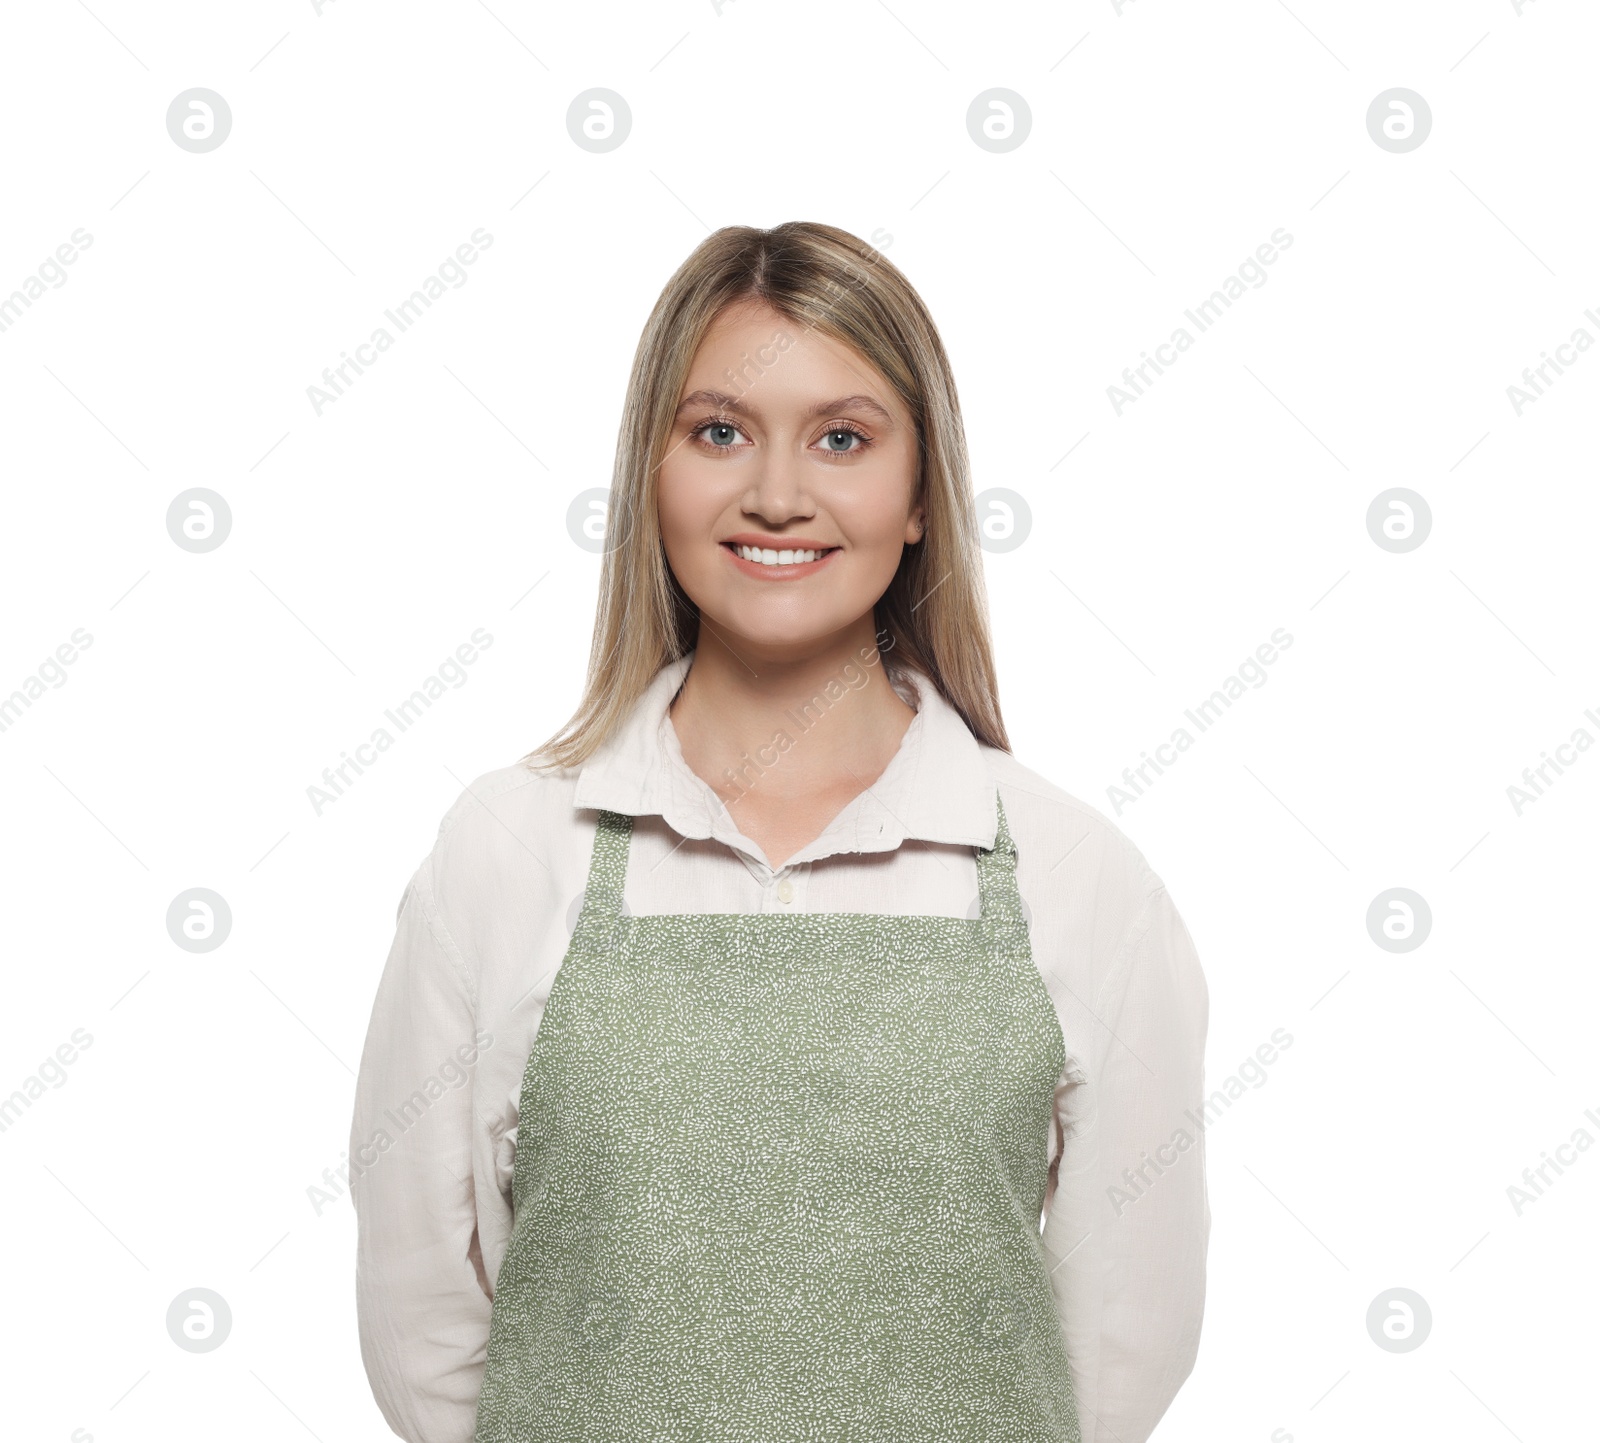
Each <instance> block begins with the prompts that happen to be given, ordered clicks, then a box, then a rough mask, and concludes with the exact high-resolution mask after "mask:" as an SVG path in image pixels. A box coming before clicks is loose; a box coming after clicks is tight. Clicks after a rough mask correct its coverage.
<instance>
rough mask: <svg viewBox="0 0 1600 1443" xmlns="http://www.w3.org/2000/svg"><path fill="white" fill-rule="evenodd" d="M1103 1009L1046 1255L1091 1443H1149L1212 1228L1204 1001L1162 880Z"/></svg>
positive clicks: (1196, 1319) (1066, 1109)
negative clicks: (1201, 1119)
mask: <svg viewBox="0 0 1600 1443" xmlns="http://www.w3.org/2000/svg"><path fill="white" fill-rule="evenodd" d="M1095 1013H1096V1015H1097V1017H1098V1019H1099V1022H1100V1023H1101V1024H1102V1029H1101V1030H1102V1036H1103V1049H1102V1051H1101V1053H1100V1056H1099V1059H1098V1065H1097V1066H1094V1067H1093V1069H1092V1072H1091V1073H1089V1074H1085V1073H1083V1072H1079V1073H1078V1075H1077V1078H1076V1079H1075V1080H1074V1079H1068V1080H1066V1081H1064V1083H1063V1086H1062V1088H1061V1089H1060V1093H1059V1097H1060V1102H1061V1112H1062V1117H1063V1123H1064V1131H1065V1134H1066V1138H1065V1147H1064V1150H1063V1153H1062V1157H1061V1161H1060V1168H1059V1172H1058V1177H1057V1185H1056V1189H1055V1193H1054V1196H1053V1199H1052V1202H1051V1206H1050V1211H1049V1215H1048V1218H1047V1221H1046V1228H1045V1247H1046V1252H1047V1254H1048V1257H1049V1262H1050V1264H1051V1267H1052V1273H1051V1279H1052V1282H1053V1284H1054V1286H1055V1289H1056V1293H1057V1297H1058V1299H1059V1300H1060V1302H1061V1314H1062V1323H1063V1331H1064V1336H1065V1339H1066V1344H1067V1352H1068V1357H1069V1358H1070V1359H1071V1360H1072V1363H1073V1376H1074V1379H1075V1380H1076V1382H1077V1384H1078V1403H1079V1414H1080V1423H1081V1425H1082V1432H1083V1439H1084V1443H1145V1440H1146V1439H1148V1438H1149V1436H1150V1434H1151V1432H1152V1431H1153V1430H1154V1428H1155V1426H1156V1424H1157V1423H1158V1422H1159V1421H1160V1419H1161V1416H1162V1415H1163V1414H1164V1413H1165V1412H1166V1410H1167V1407H1168V1405H1169V1404H1170V1403H1171V1402H1172V1399H1173V1397H1174V1396H1175V1395H1176V1394H1177V1391H1178V1388H1179V1386H1180V1385H1181V1384H1182V1383H1183V1381H1184V1379H1185V1378H1187V1377H1188V1376H1189V1372H1190V1370H1191V1369H1192V1368H1193V1366H1194V1360H1195V1355H1196V1352H1197V1350H1198V1348H1199V1342H1200V1319H1201V1314H1202V1311H1203V1308H1204V1304H1205V1259H1206V1246H1207V1241H1208V1238H1209V1234H1210V1224H1211V1218H1210V1211H1209V1208H1208V1205H1207V1201H1206V1182H1205V1138H1204V1133H1203V1131H1202V1129H1201V1126H1200V1124H1199V1123H1198V1122H1197V1121H1196V1120H1195V1118H1196V1117H1198V1116H1199V1112H1200V1108H1201V1105H1202V1092H1203V1082H1202V1073H1203V1066H1204V1056H1205V1034H1206V1025H1207V1015H1208V995H1207V990H1206V984H1205V978H1204V975H1203V974H1202V972H1201V970H1200V963H1199V959H1198V958H1197V957H1196V955H1195V950H1194V944H1193V941H1192V940H1191V939H1190V936H1189V932H1188V929H1187V928H1186V927H1185V926H1184V924H1183V920H1182V918H1181V917H1179V915H1178V913H1177V910H1176V908H1175V907H1174V906H1173V904H1172V899H1171V897H1170V896H1169V895H1168V894H1167V891H1166V888H1165V887H1164V886H1162V885H1161V884H1160V882H1159V879H1155V878H1154V877H1153V876H1152V878H1151V887H1150V890H1148V891H1147V892H1146V893H1145V894H1144V896H1143V897H1142V899H1141V901H1140V903H1139V906H1138V910H1137V913H1136V915H1135V916H1134V918H1133V920H1132V921H1131V922H1130V924H1129V927H1128V930H1127V932H1126V933H1125V934H1124V938H1123V941H1122V943H1121V945H1120V947H1119V950H1118V953H1117V957H1116V959H1115V961H1114V962H1113V965H1112V967H1111V970H1110V972H1109V973H1108V974H1107V976H1106V978H1105V982H1104V984H1103V986H1102V988H1101V991H1100V995H1099V998H1098V1000H1097V1002H1096V1006H1095ZM1191 1113H1192V1114H1194V1116H1190V1115H1189V1114H1191Z"/></svg>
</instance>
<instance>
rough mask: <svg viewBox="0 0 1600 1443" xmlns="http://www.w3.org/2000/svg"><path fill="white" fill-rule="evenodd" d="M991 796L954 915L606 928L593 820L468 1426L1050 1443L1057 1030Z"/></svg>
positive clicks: (676, 1442) (533, 1060) (1067, 1381)
mask: <svg viewBox="0 0 1600 1443" xmlns="http://www.w3.org/2000/svg"><path fill="white" fill-rule="evenodd" d="M995 805H996V809H997V813H998V820H999V831H998V834H997V836H996V839H995V845H994V848H993V849H992V850H989V851H985V850H983V849H981V848H980V849H979V851H978V858H977V860H978V881H979V899H980V901H979V913H980V915H979V917H978V919H977V920H976V921H972V920H966V919H961V918H953V917H926V916H919V917H897V916H886V915H876V914H873V915H858V914H854V913H825V914H811V915H804V914H798V915H784V914H779V915H771V914H761V915H743V914H721V913H701V914H694V915H688V916H649V917H634V916H630V915H625V914H624V913H623V912H622V910H621V908H622V887H623V879H624V877H625V875H626V871H627V860H628V845H629V841H630V840H631V837H632V827H633V820H632V818H631V817H629V816H627V815H625V814H622V813H616V812H606V811H602V812H601V813H600V817H599V822H598V827H597V830H596V833H595V840H594V851H593V855H592V858H591V861H590V868H589V882H588V890H587V891H586V893H585V894H584V899H583V907H582V911H581V913H580V915H579V918H578V925H577V927H576V929H575V930H574V932H573V936H572V941H571V944H570V946H569V947H568V950H567V953H566V957H565V960H564V961H563V962H562V964H561V968H560V970H559V971H558V973H557V974H556V979H555V981H554V982H553V983H552V985H551V990H550V998H549V1001H548V1003H547V1005H546V1007H545V1010H544V1015H543V1017H542V1018H541V1020H540V1024H539V1029H538V1033H537V1036H536V1037H535V1039H534V1043H533V1048H532V1051H531V1052H530V1054H529V1057H528V1065H527V1069H526V1071H525V1073H524V1075H523V1082H522V1092H521V1105H520V1114H519V1121H518V1127H517V1149H516V1157H515V1164H514V1168H513V1173H512V1203H513V1222H512V1229H511V1236H510V1238H509V1241H508V1245H507V1251H506V1256H505V1261H504V1263H503V1265H502V1266H501V1268H500V1272H499V1275H498V1277H497V1279H496V1283H495V1295H494V1305H493V1309H492V1313H491V1319H490V1328H489V1341H488V1355H487V1360H486V1364H485V1369H484V1377H483V1383H482V1387H481V1390H480V1392H479V1396H478V1409H477V1428H476V1432H475V1434H474V1443H580V1440H581V1443H1079V1431H1078V1418H1077V1408H1076V1404H1075V1400H1074V1396H1073V1388H1072V1381H1071V1376H1070V1373H1069V1371H1068V1365H1067V1357H1066V1351H1065V1344H1064V1342H1063V1339H1062V1333H1061V1326H1060V1322H1059V1319H1058V1315H1057V1311H1056V1306H1055V1300H1054V1298H1053V1296H1052V1294H1051V1290H1050V1279H1049V1271H1048V1265H1047V1263H1046V1261H1045V1253H1044V1248H1043V1244H1042V1242H1041V1240H1040V1236H1039V1216H1040V1210H1041V1208H1042V1206H1043V1202H1044V1194H1045V1186H1046V1182H1047V1167H1046V1155H1047V1147H1048V1140H1049V1131H1050V1128H1051V1126H1052V1116H1053V1108H1054V1100H1055V1087H1056V1083H1057V1080H1058V1078H1059V1076H1060V1073H1061V1069H1062V1066H1063V1063H1064V1061H1065V1044H1064V1042H1063V1039H1062V1035H1061V1028H1060V1025H1059V1023H1058V1021H1057V1019H1056V1015H1055V1009H1054V1007H1053V1005H1052V1003H1051V1001H1050V998H1049V995H1048V994H1047V992H1046V990H1045V987H1044V982H1043V979H1042V978H1041V977H1040V975H1039V972H1038V969H1037V968H1036V967H1035V965H1034V963H1033V956H1032V950H1031V947H1030V945H1029V939H1028V932H1027V926H1026V924H1025V922H1024V921H1023V916H1022V907H1021V900H1020V897H1019V895H1018V893H1017V887H1016V849H1015V846H1014V844H1013V842H1012V840H1011V835H1010V832H1009V830H1008V829H1007V827H1006V820H1005V809H1004V808H1003V807H1002V806H1001V805H1000V800H999V796H998V794H997V795H996V798H995Z"/></svg>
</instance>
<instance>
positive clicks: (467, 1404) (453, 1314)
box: [350, 859, 492, 1443]
mask: <svg viewBox="0 0 1600 1443" xmlns="http://www.w3.org/2000/svg"><path fill="white" fill-rule="evenodd" d="M430 861H431V859H430ZM471 983H472V977H471V973H470V970H469V968H468V967H467V965H466V963H465V961H464V959H463V958H462V956H461V954H460V951H459V949H458V948H457V947H456V945H455V943H454V941H453V940H452V938H451V936H450V934H449V932H448V931H447V930H446V928H445V926H444V923H443V919H442V918H441V917H440V915H439V911H438V907H437V905H436V903H435V899H434V895H433V889H432V883H431V877H430V863H429V862H425V863H424V864H423V866H422V867H421V868H420V869H419V870H418V872H417V874H416V875H415V876H414V877H413V878H412V879H411V883H410V885H409V886H408V887H407V889H406V893H405V896H404V897H403V898H402V899H401V904H400V910H399V916H398V918H397V922H396V932H395V938H394V943H393V946H392V947H391V948H390V951H389V957H388V961H387V962H386V964H385V966H384V969H383V975H382V978H381V980H380V982H379V984H378V991H377V997H376V1000H375V1002H374V1004H373V1008H372V1016H371V1021H370V1023H369V1024H368V1028H367V1036H366V1043H365V1046H364V1048H363V1050H362V1054H361V1068H360V1072H359V1074H358V1077H357V1081H356V1101H355V1114H354V1118H353V1120H352V1124H351V1132H350V1175H351V1197H352V1200H353V1201H354V1204H355V1209H356V1219H357V1247H356V1300H357V1319H358V1324H359V1328H360V1337H361V1358H362V1362H363V1363H364V1364H365V1366H366V1370H367V1377H368V1381H369V1382H370V1383H371V1386H372V1392H373V1397H374V1398H375V1399H376V1400H377V1403H378V1407H379V1408H380V1409H381V1410H382V1412H383V1416H384V1418H385V1419H386V1420H387V1422H388V1424H389V1426H390V1428H392V1429H393V1430H394V1432H395V1433H396V1434H398V1435H399V1436H400V1437H401V1438H403V1439H405V1440H407V1443H467V1440H469V1439H470V1438H471V1436H472V1433H473V1429H474V1425H475V1422H476V1409H477V1395H478V1389H479V1385H480V1382H481V1380H482V1375H483V1367H484V1361H485V1356H486V1349H487V1342H488V1333H489V1314H490V1289H489V1283H488V1280H487V1279H486V1278H485V1277H484V1276H483V1264H482V1260H481V1251H480V1240H479V1237H478V1229H477V1215H476V1208H475V1203H474V1191H475V1190H474V1182H473V1156H472V1153H473V1146H472V1143H473V1113H474V1108H473V1093H474V1090H475V1089H474V1086H473V1082H474V1073H475V1070H476V1069H475V1064H476V1063H477V1060H478V1055H479V1051H480V1049H481V1048H483V1047H486V1046H489V1045H492V1039H491V1038H489V1037H488V1036H487V1034H482V1033H478V1032H477V1031H476V1029H475V1026H474V1002H473V996H472V989H471Z"/></svg>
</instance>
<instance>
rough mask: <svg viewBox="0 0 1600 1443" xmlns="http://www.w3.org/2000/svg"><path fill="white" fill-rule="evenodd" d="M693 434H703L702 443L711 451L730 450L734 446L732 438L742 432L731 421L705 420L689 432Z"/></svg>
mask: <svg viewBox="0 0 1600 1443" xmlns="http://www.w3.org/2000/svg"><path fill="white" fill-rule="evenodd" d="M691 434H692V435H694V436H697V437H698V436H704V437H705V438H706V439H705V441H704V442H703V443H702V444H704V445H707V446H709V447H710V448H711V449H712V450H713V451H731V450H733V448H734V438H735V437H742V436H743V435H744V433H743V432H742V431H741V430H740V429H739V428H738V427H737V426H735V425H734V424H733V422H732V421H706V422H703V423H702V424H701V425H699V426H696V427H695V429H694V431H693V432H692V433H691Z"/></svg>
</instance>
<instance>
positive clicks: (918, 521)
mask: <svg viewBox="0 0 1600 1443" xmlns="http://www.w3.org/2000/svg"><path fill="white" fill-rule="evenodd" d="M926 525H927V523H926V521H925V519H924V517H923V511H922V508H921V507H920V506H918V507H916V508H915V509H913V511H912V512H911V515H910V516H908V517H907V518H906V545H907V546H910V545H912V544H913V543H915V542H918V541H921V540H922V536H923V532H924V531H925V530H926Z"/></svg>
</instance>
